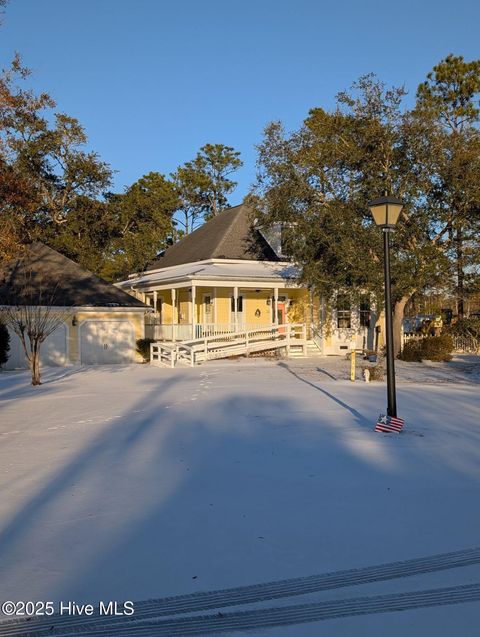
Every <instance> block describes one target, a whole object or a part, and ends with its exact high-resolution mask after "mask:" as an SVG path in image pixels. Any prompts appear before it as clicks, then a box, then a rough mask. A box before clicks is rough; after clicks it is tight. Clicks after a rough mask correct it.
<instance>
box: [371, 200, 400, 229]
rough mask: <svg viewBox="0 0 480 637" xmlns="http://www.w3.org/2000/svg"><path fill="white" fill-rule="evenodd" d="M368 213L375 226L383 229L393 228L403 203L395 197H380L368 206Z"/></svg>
mask: <svg viewBox="0 0 480 637" xmlns="http://www.w3.org/2000/svg"><path fill="white" fill-rule="evenodd" d="M368 207H369V208H370V212H371V213H372V216H373V219H374V221H375V223H376V224H377V226H379V227H380V228H383V229H384V230H385V229H386V228H392V229H393V228H395V226H396V225H397V221H398V217H399V216H400V212H401V211H402V208H403V201H402V200H401V199H395V197H380V198H379V199H374V200H373V201H371V202H370V203H369V204H368Z"/></svg>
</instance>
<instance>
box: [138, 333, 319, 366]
mask: <svg viewBox="0 0 480 637" xmlns="http://www.w3.org/2000/svg"><path fill="white" fill-rule="evenodd" d="M292 347H295V348H298V347H300V348H302V351H303V353H304V354H306V347H307V335H306V326H305V324H302V323H294V324H292V323H286V324H283V325H269V326H261V327H258V328H255V329H248V330H245V329H244V330H239V331H236V332H229V333H227V334H214V335H212V336H204V337H202V338H195V339H191V340H185V341H182V342H179V343H158V342H156V343H152V344H151V345H150V362H151V363H152V365H160V366H167V367H175V366H176V365H178V364H184V365H189V366H190V367H194V366H195V365H197V364H199V363H202V362H205V361H207V360H214V359H218V358H228V357H230V356H241V355H247V356H248V355H249V354H252V353H254V352H262V351H268V350H275V349H285V352H286V355H287V356H288V355H289V353H290V350H291V348H292Z"/></svg>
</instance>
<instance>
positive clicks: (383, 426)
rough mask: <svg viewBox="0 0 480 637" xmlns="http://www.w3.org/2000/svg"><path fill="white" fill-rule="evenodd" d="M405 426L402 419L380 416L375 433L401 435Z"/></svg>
mask: <svg viewBox="0 0 480 637" xmlns="http://www.w3.org/2000/svg"><path fill="white" fill-rule="evenodd" d="M404 424H405V421H404V420H403V419H402V418H397V417H396V416H395V417H394V416H385V414H380V416H379V417H378V420H377V424H376V425H375V431H381V432H384V433H397V434H399V433H400V432H401V431H402V429H403V425H404Z"/></svg>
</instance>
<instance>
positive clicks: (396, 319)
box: [393, 292, 413, 358]
mask: <svg viewBox="0 0 480 637" xmlns="http://www.w3.org/2000/svg"><path fill="white" fill-rule="evenodd" d="M412 296H413V292H411V293H410V294H408V295H407V294H406V295H405V296H402V298H401V299H400V300H399V301H397V302H396V303H395V307H394V310H393V354H394V356H395V358H396V357H397V356H398V355H399V354H400V352H401V350H402V324H403V318H404V316H405V306H406V305H407V303H408V301H409V300H410V299H411V298H412Z"/></svg>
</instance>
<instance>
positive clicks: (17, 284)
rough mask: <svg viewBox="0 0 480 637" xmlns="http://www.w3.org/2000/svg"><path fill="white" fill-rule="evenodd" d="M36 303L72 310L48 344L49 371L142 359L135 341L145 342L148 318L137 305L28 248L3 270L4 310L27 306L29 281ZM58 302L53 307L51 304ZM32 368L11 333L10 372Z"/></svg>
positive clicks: (42, 248)
mask: <svg viewBox="0 0 480 637" xmlns="http://www.w3.org/2000/svg"><path fill="white" fill-rule="evenodd" d="M26 278H28V282H29V285H30V284H31V286H32V289H34V290H35V295H34V298H35V299H39V301H38V303H39V304H41V299H42V298H43V299H48V304H49V305H53V306H54V307H58V308H62V309H63V310H64V309H65V308H71V312H70V314H71V318H69V319H68V320H67V321H66V322H64V323H62V324H61V326H60V327H59V328H57V329H56V330H55V331H54V332H53V333H52V334H51V335H50V336H49V337H48V338H47V339H46V341H45V342H44V343H43V345H42V347H41V352H40V353H41V361H42V363H43V364H44V365H68V364H80V363H81V364H86V365H96V364H106V363H131V362H134V361H135V360H136V359H137V356H138V355H137V354H136V340H137V339H139V338H143V337H144V324H145V313H146V312H148V311H149V309H148V308H147V307H146V306H145V304H144V303H143V302H141V301H139V300H138V299H136V298H134V297H132V296H131V295H130V294H127V293H125V292H124V291H123V290H120V289H118V288H117V287H115V286H114V285H112V284H111V283H107V282H106V281H104V280H102V279H100V278H99V277H97V276H95V275H94V274H92V273H91V272H89V271H87V270H85V269H83V268H81V267H80V266H79V265H78V264H76V263H74V262H73V261H71V260H70V259H67V258H66V257H64V256H63V255H61V254H60V253H58V252H56V251H55V250H52V249H51V248H49V247H47V246H46V245H44V244H42V243H38V242H37V243H32V244H31V245H29V246H27V247H26V248H25V249H24V251H23V252H22V253H21V255H20V256H19V257H17V258H16V259H13V260H12V261H10V262H8V263H6V264H4V265H3V266H2V268H1V269H0V306H1V305H4V306H5V305H28V304H30V303H31V298H32V296H31V294H29V295H28V298H27V295H26V293H25V292H24V290H25V280H26ZM52 299H53V301H52ZM23 367H27V363H26V359H25V354H24V352H23V348H22V345H21V343H20V340H19V338H18V337H17V335H16V334H14V333H13V332H11V339H10V357H9V360H8V362H7V364H6V365H5V368H6V369H16V368H23Z"/></svg>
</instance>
